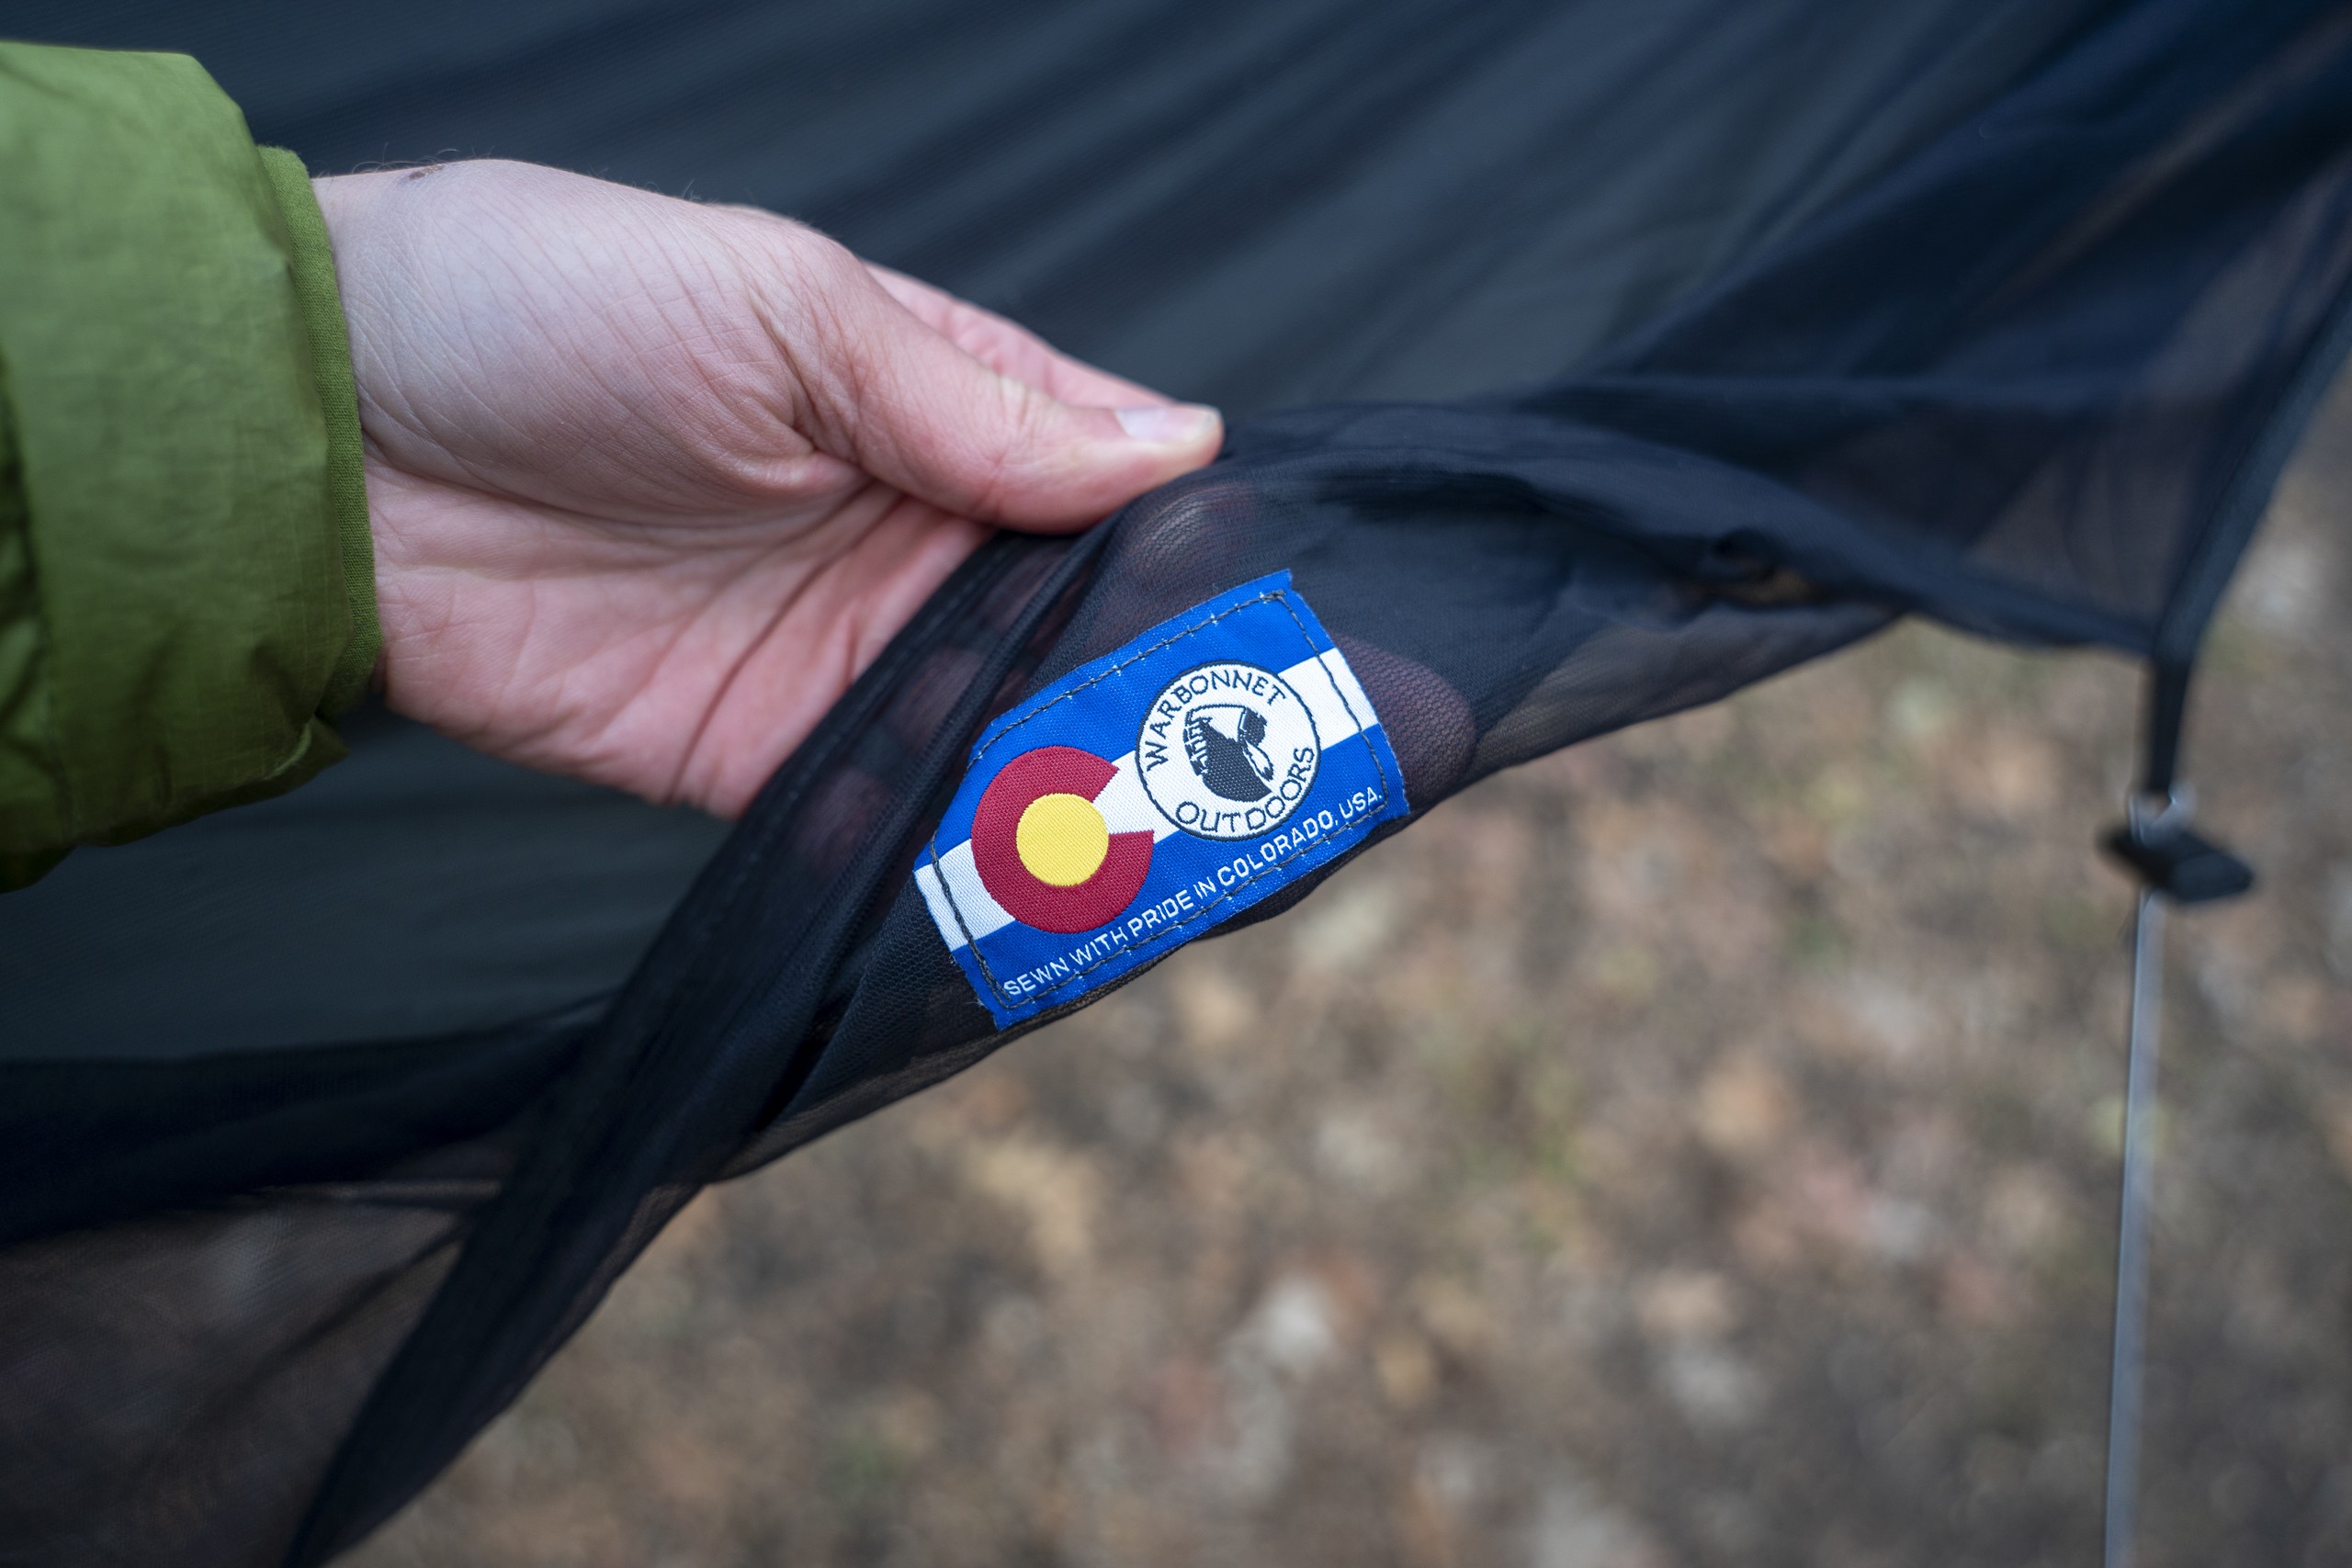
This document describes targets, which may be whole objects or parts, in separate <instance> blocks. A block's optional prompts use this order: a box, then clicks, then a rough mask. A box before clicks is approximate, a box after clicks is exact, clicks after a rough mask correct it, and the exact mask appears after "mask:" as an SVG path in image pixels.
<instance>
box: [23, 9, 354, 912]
mask: <svg viewBox="0 0 2352 1568" xmlns="http://www.w3.org/2000/svg"><path fill="white" fill-rule="evenodd" d="M359 460H360V446H359V416H358V410H357V407H356V400H355V398H354V394H353V388H352V378H351V360H350V353H349V349H348V347H347V345H346V344H345V338H344V329H343V315H342V309H341V305H340V302H339V300H338V299H337V297H336V293H335V282H334V258H333V255H332V254H331V253H330V252H329V250H328V247H327V235H326V228H325V224H324V222H323V220H322V219H321V217H320V215H319V209H318V204H317V202H316V201H315V200H314V199H313V198H312V197H311V186H310V181H309V178H308V177H307V175H305V173H304V171H303V169H302V166H301V164H300V162H299V161H298V160H297V159H295V158H294V157H293V156H292V155H291V154H290V153H287V152H279V151H277V150H274V149H266V150H257V149H255V148H254V144H253V141H252V139H251V138H250V136H249V135H248V134H247V132H246V130H245V125H244V119H243V116H242V115H240V114H239V113H238V111H237V107H236V106H235V105H234V104H232V103H231V102H230V101H229V99H228V98H227V97H226V96H223V95H222V94H221V92H220V89H219V88H218V87H216V86H215V85H213V83H212V81H211V78H209V76H207V75H206V74H205V73H204V72H203V70H202V69H201V68H200V67H198V65H197V63H196V62H194V61H192V60H189V59H187V58H186V57H185V56H180V55H164V54H123V53H111V52H104V51H85V50H67V49H49V48H41V47H38V46H33V45H27V44H7V43H0V887H7V886H18V885H21V884H22V883H25V882H28V881H30V880H31V879H32V878H33V877H35V876H38V875H39V874H40V873H41V872H42V871H44V870H46V869H47V868H48V867H49V866H50V865H51V864H52V863H55V862H56V861H57V860H58V859H60V858H61V857H62V856H63V855H64V853H65V852H67V851H68V850H70V849H72V848H73V847H74V845H76V844H81V843H113V842H119V841H120V840H125V839H130V838H136V837H138V836H140V835H141V834H143V833H151V832H153V831H154V830H155V829H159V828H164V827H167V826H169V825H171V824H172V823H175V822H180V821H184V820H186V819H187V818H190V817H194V816H197V815H198V814H200V813H202V812H206V811H209V810H213V809H215V808H217V807H223V806H231V805H234V804H237V803H239V802H243V801H249V800H255V799H259V798H261V797H262V796H265V795H275V794H277V793H279V792H280V791H283V790H288V789H291V788H293V787H294V786H295V785H297V784H300V783H302V782H303V781H304V780H306V779H308V778H310V777H311V775H312V774H314V773H317V772H318V771H319V770H320V769H321V768H322V767H324V766H326V765H327V764H328V763H329V762H331V761H334V760H336V759H337V758H338V757H340V756H342V755H343V747H342V744H341V742H340V741H339V740H338V739H336V738H335V734H334V729H333V728H331V727H330V725H329V723H328V719H329V717H330V716H332V715H333V714H334V713H335V712H336V711H338V710H339V709H340V708H342V707H343V706H345V705H348V704H349V703H351V702H353V701H355V700H356V699H357V698H358V697H359V696H360V695H361V694H363V693H364V692H365V691H366V689H367V684H368V676H369V673H370V671H371V670H372V669H373V666H374V663H375V660H376V653H377V647H378V636H377V628H376V604H375V588H374V563H373V558H372V553H371V549H370V546H369V542H368V506H367V496H366V492H365V491H364V489H363V487H362V481H361V478H360V461H359Z"/></svg>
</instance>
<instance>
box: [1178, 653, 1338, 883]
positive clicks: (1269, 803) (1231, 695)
mask: <svg viewBox="0 0 2352 1568" xmlns="http://www.w3.org/2000/svg"><path fill="white" fill-rule="evenodd" d="M1322 760H1323V744H1322V742H1321V741H1320V740H1319V739H1317V738H1316V734H1315V719H1314V716H1312V715H1310V714H1309V713H1308V712H1307V711H1306V704H1305V703H1304V702H1301V701H1300V700H1299V695H1298V693H1297V692H1296V691H1295V690H1294V689H1293V688H1292V686H1291V685H1290V683H1289V682H1286V681H1284V680H1283V678H1282V677H1281V676H1279V675H1277V674H1275V673H1274V672H1273V671H1271V670H1268V669H1265V668H1263V667H1261V666H1260V665H1256V664H1242V663H1239V662H1225V663H1217V664H1204V665H1201V666H1200V667H1199V668H1198V669H1194V670H1188V671H1185V672H1184V673H1183V674H1182V675H1179V676H1178V677H1176V679H1174V680H1173V681H1170V682H1168V685H1167V687H1166V688H1165V689H1164V690H1163V691H1161V693H1160V694H1159V696H1157V697H1155V698H1153V699H1152V704H1151V706H1150V708H1149V709H1148V710H1147V711H1146V712H1145V714H1144V718H1143V729H1142V730H1141V732H1140V733H1138V734H1137V735H1136V771H1137V772H1138V773H1141V774H1142V777H1143V787H1144V793H1145V794H1146V795H1149V796H1150V797H1151V803H1152V805H1154V806H1156V807H1159V813H1160V815H1161V816H1163V817H1165V818H1168V820H1170V822H1173V823H1175V824H1176V826H1177V827H1179V828H1182V829H1183V830H1184V831H1185V832H1187V833H1191V834H1193V836H1194V837H1196V838H1203V839H1247V838H1250V837H1252V836H1254V835H1256V834H1259V833H1262V832H1264V831H1266V830H1267V829H1270V828H1272V827H1273V826H1274V825H1275V824H1277V823H1279V822H1281V821H1283V819H1284V818H1287V817H1289V816H1290V814H1291V813H1292V811H1294V810H1295V809H1296V808H1297V806H1298V803H1299V802H1300V801H1302V800H1305V799H1306V792H1307V791H1308V790H1310V789H1312V788H1314V787H1315V770H1316V767H1317V764H1318V763H1320V762H1321V761H1322Z"/></svg>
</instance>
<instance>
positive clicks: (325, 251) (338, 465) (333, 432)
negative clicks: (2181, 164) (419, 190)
mask: <svg viewBox="0 0 2352 1568" xmlns="http://www.w3.org/2000/svg"><path fill="white" fill-rule="evenodd" d="M261 166H262V171H263V172H264V173H265V174H266V175H268V176H269V180H270V184H271V186H273V187H274V188H275V189H276V190H277V210H278V214H279V216H280V217H282V218H283V219H284V220H285V221H286V232H287V238H288V241H289V242H290V243H291V255H290V257H289V259H290V260H291V261H292V263H293V266H294V292H295V295H296V296H297V298H299V299H300V301H301V307H302V325H303V326H304V328H305V329H306V330H307V331H308V332H309V333H310V338H311V375H312V377H313V378H315V379H316V381H317V384H318V389H319V409H320V412H322V414H324V415H325V417H326V422H327V505H328V508H329V510H330V513H331V515H332V516H333V518H334V532H335V538H336V540H337V542H338V543H339V544H340V546H341V547H342V554H343V591H344V594H345V599H346V600H347V601H348V603H349V604H350V607H351V616H352V622H353V625H352V634H353V635H352V638H351V641H350V642H349V643H348V644H346V645H345V649H344V654H343V658H342V660H341V661H340V662H339V663H338V664H337V665H336V667H335V671H334V674H333V675H332V676H331V677H329V679H328V682H327V694H326V701H325V703H324V709H325V711H326V712H328V713H330V714H336V713H341V712H342V711H343V710H344V709H345V708H347V707H349V706H350V705H352V704H354V703H356V702H357V701H358V700H359V699H360V698H361V697H364V696H366V695H367V694H368V682H370V681H371V680H372V679H373V678H374V677H375V673H376V657H377V655H378V653H379V651H380V650H381V649H382V647H383V633H382V630H381V628H380V627H379V626H378V624H377V620H376V538H375V536H374V535H373V534H371V533H370V532H369V531H368V480H367V477H366V474H365V472H364V470H363V468H362V466H361V454H362V449H361V443H360V435H359V383H358V382H357V381H356V379H355V378H353V376H352V373H351V338H350V335H349V333H347V332H346V331H345V327H344V324H343V296H342V294H341V292H340V291H339V290H338V289H337V288H336V287H335V276H334V246H332V245H331V244H329V243H328V241H327V220H326V216H325V214H323V213H322V212H321V211H320V210H319V198H318V196H317V194H316V193H315V192H313V191H312V190H311V172H310V171H309V170H308V169H306V168H304V167H303V166H302V160H301V159H300V158H298V157H296V156H295V155H294V154H293V153H291V152H288V151H287V150H286V149H285V148H283V147H264V148H262V149H261Z"/></svg>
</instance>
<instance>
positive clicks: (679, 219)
mask: <svg viewBox="0 0 2352 1568" xmlns="http://www.w3.org/2000/svg"><path fill="white" fill-rule="evenodd" d="M315 188H316V190H317V192H318V197H319V205H320V207H321V209H322V210H323V211H324V213H325V215H326V220H327V228H328V231H329V234H330V235H331V237H332V239H333V241H334V253H335V268H336V273H337V276H338V278H339V281H340V286H341V289H342V294H343V306H344V315H345V320H346V321H347V322H348V324H349V327H350V331H351V347H352V360H353V365H354V368H355V370H356V375H357V378H358V386H359V417H360V423H361V426H362V428H363V429H364V431H365V433H366V435H367V472H368V510H369V513H370V517H371V522H372V525H373V528H374V533H375V542H376V590H377V597H378V604H379V613H380V615H381V619H382V623H383V633H384V652H383V660H382V663H381V665H380V666H379V674H380V676H381V678H382V681H383V682H384V687H385V692H386V695H387V698H388V700H389V701H390V705H391V706H392V707H393V708H394V709H395V710H397V711H399V712H401V713H404V714H407V715H409V716H412V717H415V718H418V719H422V720H424V722H426V723H428V724H431V725H432V726H434V727H435V728H438V729H440V730H442V731H444V732H446V733H447V734H449V735H451V736H454V737H456V738H457V739H460V740H463V741H466V742H467V743H469V744H470V745H473V746H475V747H477V748H479V749H481V750H485V751H488V752H491V753H492V754H493V755H496V756H501V757H504V758H508V759H510V760H512V761H518V762H523V763H526V764H528V765H530V766H533V767H537V768H542V769H546V770H548V771H550V772H556V773H571V774H574V775H577V776H579V777H582V778H588V779H593V780H596V781H598V782H600V783H604V784H614V785H617V786H619V787H620V788H623V789H627V790H630V791H633V792H635V793H637V794H639V795H645V796H647V797H649V798H651V799H654V800H660V801H684V802H690V803H692V804H694V805H696V806H699V807H703V808H705V809H706V810H709V811H713V812H717V813H718V814H719V815H721V816H728V817H731V816H734V815H736V814H737V813H739V812H741V810H742V808H743V807H745V806H746V805H747V804H748V803H749V802H750V800H751V798H752V795H753V794H755V793H756V792H757V791H758V789H759V787H760V785H761V784H763V783H764V782H765V781H766V779H767V777H768V775H769V774H770V773H773V772H774V771H775V767H776V765H777V764H778V763H780V762H781V761H784V759H785V758H786V756H788V755H790V753H791V752H792V750H793V749H794V748H795V747H797V745H798V744H799V743H800V741H801V740H802V739H805V738H806V737H807V736H808V734H809V730H810V729H811V728H813V727H814V726H815V725H816V723H817V721H818V719H819V718H820V717H821V716H823V714H824V713H825V710H826V709H827V708H828V707H830V706H831V705H832V703H833V702H834V700H835V699H836V698H838V697H839V696H841V694H842V693H843V692H844V691H846V690H847V689H848V687H849V684H850V682H852V681H853V680H854V679H855V678H856V676H857V674H858V673H859V671H863V670H864V669H865V666H866V665H867V664H868V663H869V662H871V661H872V660H873V658H874V656H875V655H876V653H877V652H879V651H880V650H881V648H882V646H883V644H884V643H886V642H887V641H888V640H889V638H890V637H891V635H892V634H893V633H894V632H896V631H897V630H898V629H899V627H900V626H903V625H904V624H905V623H906V621H907V620H908V618H909V617H910V616H911V615H913V614H914V612H915V610H916V609H917V608H918V607H920V606H921V605H922V602H923V600H924V599H925V598H926V597H927V596H928V595H929V594H930V593H931V592H932V590H933V589H934V588H936V587H937V586H938V585H939V584H940V583H941V582H942V581H944V579H945V578H946V577H947V575H948V574H949V573H950V572H951V571H953V570H955V568H956V565H957V564H958V563H960V562H961V561H962V560H963V559H964V558H966V557H967V556H968V555H969V554H970V553H971V552H972V551H973V550H974V549H975V548H976V547H978V545H979V543H980V541H981V540H982V539H984V538H985V537H987V536H988V534H989V525H992V524H1002V525H1009V526H1012V527H1018V528H1026V529H1033V530H1037V531H1041V532H1068V531H1072V530H1075V529H1078V528H1081V527H1084V526H1085V525H1088V524H1090V523H1092V522H1093V521H1095V520H1096V519H1098V518H1100V517H1102V516H1103V515H1105V514H1107V513H1110V512H1112V511H1113V510H1114V509H1115V508H1117V507H1118V506H1120V505H1122V504H1123V503H1125V502H1127V501H1129V500H1131V499H1133V498H1134V497H1135V496H1136V495H1139V494H1141V493H1142V492H1143V491H1146V490H1148V489H1150V488H1151V487H1152V486H1154V485H1157V484H1159V483H1162V482H1163V481H1165V480H1168V479H1173V478H1174V477H1176V476H1177V475H1178V474H1181V473H1183V472H1185V471H1187V470H1189V469H1192V468H1198V467H1200V466H1201V465H1202V464H1204V463H1205V462H1207V461H1208V460H1209V459H1210V458H1211V457H1214V456H1215V455H1216V449H1217V446H1218V444H1219V442H1220V440H1221V439H1222V426H1221V425H1220V424H1219V423H1218V421H1217V418H1216V413H1215V412H1213V411H1211V410H1207V409H1201V408H1194V407H1191V406H1186V405H1177V404H1172V403H1170V401H1169V400H1167V399H1166V398H1163V397H1161V396H1160V395H1159V394H1158V393H1156V392H1151V391H1148V390H1147V389H1143V388H1141V387H1137V386H1135V385H1133V384H1132V383H1129V382H1126V381H1123V380H1120V379H1119V378H1116V377H1114V376H1109V375H1106V374H1104V373H1103V372H1102V371H1099V370H1095V369H1092V368H1091V367H1087V366H1084V365H1080V364H1079V363H1077V362H1076V361H1074V360H1070V359H1068V358H1065V357H1063V356H1062V355H1057V354H1056V353H1055V352H1054V351H1053V350H1051V349H1049V348H1047V347H1046V345H1045V344H1043V343H1041V342H1039V341H1038V340H1037V339H1035V338H1034V337H1032V336H1030V335H1029V334H1028V333H1025V332H1023V331H1022V330H1021V329H1019V328H1017V327H1015V326H1013V325H1012V323H1010V322H1008V321H1003V320H1001V319H1000V318H998V317H995V316H992V315H989V314H988V313H987V312H985V311H982V310H977V309H975V308H973V307H971V306H968V305H966V304H963V303H961V302H960V301H958V300H956V299H951V298H950V297H948V296H947V295H944V294H943V293H940V292H939V291H938V290H936V289H933V288H928V287H927V286H925V285H923V284H920V283H917V282H915V281H913V280H912V279H910V278H905V277H901V276H898V275H896V274H893V273H890V272H888V271H885V270H883V269H881V268H878V267H871V266H868V265H865V263H862V262H860V261H859V260H858V259H857V258H856V257H854V256H853V255H852V254H850V253H849V252H847V251H846V250H843V249H842V247H841V246H839V245H837V244H835V243H832V242H831V241H830V240H828V239H825V238H824V237H823V236H821V235H820V234H818V233H816V232H814V231H811V230H809V229H807V228H805V227H803V226H801V225H799V224H797V223H793V222H791V221H789V220H785V219H782V218H778V217H775V216H773V215H772V214H768V213H764V212H757V211H753V210H752V209H744V208H726V207H705V206H698V205H695V204H694V203H691V202H685V201H677V200H673V199H671V198H669V197H659V196H653V195H650V194H648V193H646V192H644V191H639V190H634V189H631V188H628V187H627V186H616V185H610V184H606V183H605V182H603V181H599V180H593V179H589V178H586V177H584V176H582V175H569V174H564V173H561V172H560V171H557V170H554V169H547V168H540V167H537V166H535V165H532V164H508V163H464V164H446V165H440V166H437V167H433V168H424V169H410V170H395V171H390V172H386V173H382V174H370V175H348V176H345V177H342V178H335V179H322V180H319V181H317V182H315Z"/></svg>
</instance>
